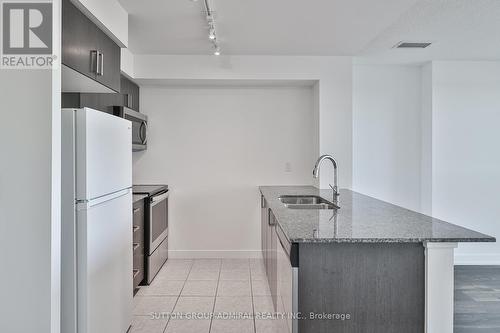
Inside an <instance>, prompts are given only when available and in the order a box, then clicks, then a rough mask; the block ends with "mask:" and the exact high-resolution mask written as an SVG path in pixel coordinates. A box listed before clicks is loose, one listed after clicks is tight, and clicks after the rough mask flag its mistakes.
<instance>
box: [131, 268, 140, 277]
mask: <svg viewBox="0 0 500 333" xmlns="http://www.w3.org/2000/svg"><path fill="white" fill-rule="evenodd" d="M139 272H140V270H138V269H133V270H132V276H133V278H135V277H136V276H137V275H138V274H139Z"/></svg>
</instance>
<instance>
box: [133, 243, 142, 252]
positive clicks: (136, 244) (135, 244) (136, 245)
mask: <svg viewBox="0 0 500 333" xmlns="http://www.w3.org/2000/svg"><path fill="white" fill-rule="evenodd" d="M139 246H140V244H139V243H134V244H133V246H132V247H133V249H134V251H135V250H137V249H138V248H139Z"/></svg>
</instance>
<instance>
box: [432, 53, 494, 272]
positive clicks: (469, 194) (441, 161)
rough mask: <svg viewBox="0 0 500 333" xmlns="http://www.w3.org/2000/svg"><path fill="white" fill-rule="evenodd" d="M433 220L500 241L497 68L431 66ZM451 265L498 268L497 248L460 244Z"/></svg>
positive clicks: (487, 64) (468, 64)
mask: <svg viewBox="0 0 500 333" xmlns="http://www.w3.org/2000/svg"><path fill="white" fill-rule="evenodd" d="M432 78H433V91H432V96H433V97H432V99H433V102H432V103H433V120H432V121H433V123H432V127H433V131H432V135H433V152H432V161H433V182H432V210H433V215H434V216H436V217H438V218H442V219H444V220H448V221H450V222H453V223H456V224H459V225H462V226H464V227H468V228H471V229H474V230H478V231H481V232H484V233H486V234H490V235H492V236H496V237H497V238H500V204H499V202H498V200H499V198H500V195H499V188H500V172H499V170H500V154H499V153H498V149H499V143H500V126H499V124H500V62H434V63H433V65H432ZM455 259H456V260H455V261H456V263H465V264H466V263H476V264H477V263H489V264H493V263H496V264H500V244H498V243H496V244H495V243H492V244H460V246H459V249H458V250H457V251H456V257H455Z"/></svg>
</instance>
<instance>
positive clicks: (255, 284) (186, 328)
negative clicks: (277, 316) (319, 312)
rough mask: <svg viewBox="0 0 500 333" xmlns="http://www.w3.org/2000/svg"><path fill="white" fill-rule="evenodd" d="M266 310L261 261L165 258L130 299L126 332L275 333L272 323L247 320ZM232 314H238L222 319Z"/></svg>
mask: <svg viewBox="0 0 500 333" xmlns="http://www.w3.org/2000/svg"><path fill="white" fill-rule="evenodd" d="M272 311H273V306H272V300H271V297H270V291H269V286H268V284H267V280H266V275H265V269H264V265H263V262H262V260H260V259H195V260H181V259H169V260H168V261H167V263H166V264H165V265H164V267H163V268H162V270H161V271H160V272H159V273H158V275H157V276H156V278H155V280H154V281H153V283H152V284H151V285H150V286H143V287H141V289H140V291H139V292H138V293H137V295H136V297H135V298H134V320H133V323H132V328H131V330H130V332H131V333H184V332H186V333H209V332H210V333H233V332H237V333H247V332H248V333H277V332H278V329H277V326H278V323H277V322H275V321H274V320H272V319H266V320H264V319H255V318H254V316H253V315H254V314H255V313H257V312H261V313H262V312H269V313H271V312H272ZM235 312H237V313H241V315H240V316H238V317H236V318H234V317H230V318H228V317H227V314H228V313H235ZM169 313H173V314H186V317H187V315H191V314H196V315H197V316H198V317H199V318H191V317H190V318H185V317H184V318H179V317H175V316H169V315H168V314H169ZM210 314H215V317H213V316H210ZM217 314H219V316H217Z"/></svg>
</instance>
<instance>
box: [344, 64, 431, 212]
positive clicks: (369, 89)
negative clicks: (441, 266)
mask: <svg viewBox="0 0 500 333" xmlns="http://www.w3.org/2000/svg"><path fill="white" fill-rule="evenodd" d="M353 76H354V82H353V87H354V88H353V188H354V190H355V191H358V192H361V193H364V194H367V195H370V196H374V197H376V198H379V199H382V200H385V201H389V202H392V203H395V204H397V205H400V206H403V207H406V208H409V209H412V210H416V211H419V210H420V209H421V198H420V187H421V185H420V173H421V165H420V163H421V162H420V161H421V68H420V67H419V66H395V65H394V66H391V65H356V66H354V70H353Z"/></svg>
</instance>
